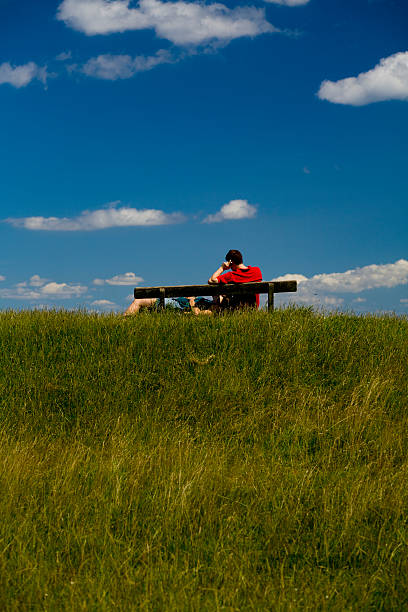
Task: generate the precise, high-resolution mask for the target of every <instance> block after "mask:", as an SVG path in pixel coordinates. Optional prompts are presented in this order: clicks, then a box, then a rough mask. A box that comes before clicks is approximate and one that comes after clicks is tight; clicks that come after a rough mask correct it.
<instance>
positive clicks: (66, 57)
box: [55, 51, 72, 62]
mask: <svg viewBox="0 0 408 612" xmlns="http://www.w3.org/2000/svg"><path fill="white" fill-rule="evenodd" d="M71 58H72V52H71V51H63V52H62V53H59V54H58V55H57V56H56V58H55V59H56V60H57V61H58V62H66V61H67V60H70V59H71Z"/></svg>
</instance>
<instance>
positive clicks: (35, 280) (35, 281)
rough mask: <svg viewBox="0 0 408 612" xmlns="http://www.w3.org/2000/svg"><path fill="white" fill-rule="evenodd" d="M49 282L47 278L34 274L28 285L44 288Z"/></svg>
mask: <svg viewBox="0 0 408 612" xmlns="http://www.w3.org/2000/svg"><path fill="white" fill-rule="evenodd" d="M47 281H48V279H47V278H41V277H40V276H39V275H38V274H34V275H33V276H32V277H31V278H30V280H29V282H28V284H29V285H30V286H31V287H42V286H43V285H45V283H46V282H47Z"/></svg>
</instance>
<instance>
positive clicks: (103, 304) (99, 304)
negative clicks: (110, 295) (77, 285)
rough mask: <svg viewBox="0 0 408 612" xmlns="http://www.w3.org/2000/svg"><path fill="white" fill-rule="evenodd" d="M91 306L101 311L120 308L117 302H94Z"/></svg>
mask: <svg viewBox="0 0 408 612" xmlns="http://www.w3.org/2000/svg"><path fill="white" fill-rule="evenodd" d="M91 306H96V307H97V308H99V309H106V310H112V309H116V308H119V306H118V305H117V304H115V302H111V301H110V300H94V301H93V302H91Z"/></svg>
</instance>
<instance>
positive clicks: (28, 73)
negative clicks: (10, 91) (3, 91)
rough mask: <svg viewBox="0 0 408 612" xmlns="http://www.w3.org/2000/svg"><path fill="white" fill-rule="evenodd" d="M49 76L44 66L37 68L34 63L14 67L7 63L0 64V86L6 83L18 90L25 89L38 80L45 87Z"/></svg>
mask: <svg viewBox="0 0 408 612" xmlns="http://www.w3.org/2000/svg"><path fill="white" fill-rule="evenodd" d="M49 76H50V75H49V74H48V73H47V68H46V67H45V66H37V64H35V63H34V62H28V64H23V65H22V66H14V67H13V66H12V65H11V64H9V62H4V63H3V64H0V85H3V84H4V83H8V84H9V85H13V87H17V88H18V89H19V88H20V87H25V86H26V85H28V84H29V83H31V81H33V80H34V79H38V80H39V81H41V83H44V85H45V84H46V82H47V78H48V77H49Z"/></svg>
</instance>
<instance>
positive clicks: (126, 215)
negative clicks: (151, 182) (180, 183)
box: [6, 203, 185, 232]
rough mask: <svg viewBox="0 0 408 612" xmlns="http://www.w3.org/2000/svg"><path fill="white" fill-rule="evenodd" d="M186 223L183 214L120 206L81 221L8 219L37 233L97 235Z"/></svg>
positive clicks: (82, 216) (89, 213) (84, 216)
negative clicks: (114, 229)
mask: <svg viewBox="0 0 408 612" xmlns="http://www.w3.org/2000/svg"><path fill="white" fill-rule="evenodd" d="M183 221H185V217H184V215H182V214H181V213H165V212H163V211H162V210H156V209H153V208H149V209H146V208H145V209H137V208H130V207H128V206H123V207H121V208H116V203H115V204H114V205H113V206H110V207H109V208H102V209H99V210H94V211H89V210H85V211H83V212H82V213H81V214H80V215H78V216H77V217H71V218H70V217H23V218H20V219H13V218H11V219H6V223H10V224H11V225H13V226H14V227H23V228H24V229H28V230H33V231H39V230H42V231H54V232H78V231H94V230H101V229H107V228H111V227H141V226H144V227H146V226H153V225H170V224H174V223H182V222H183Z"/></svg>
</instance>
